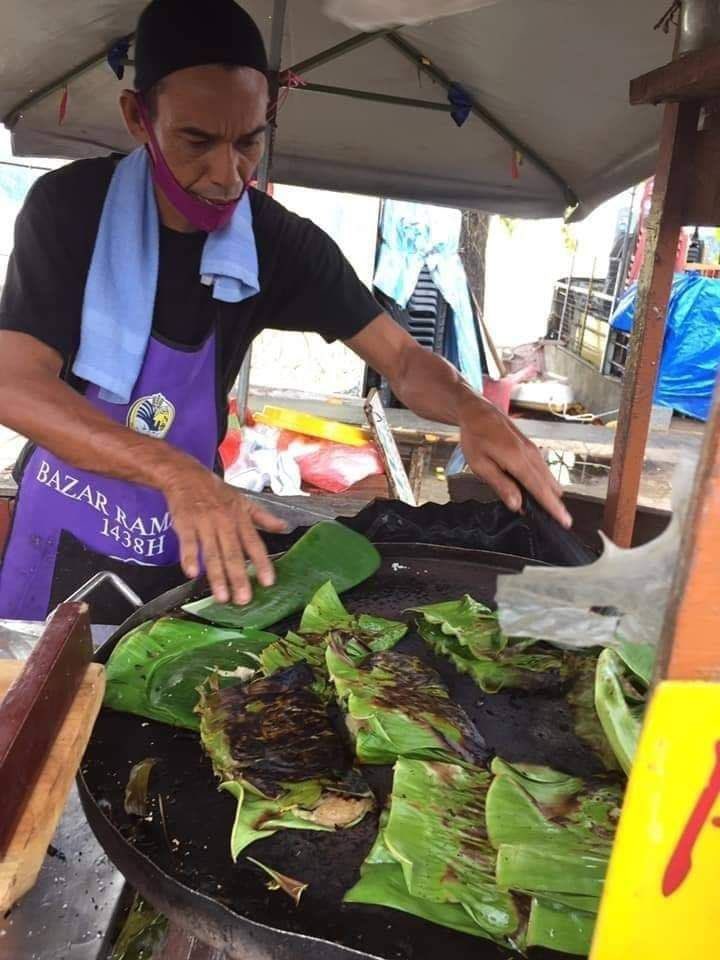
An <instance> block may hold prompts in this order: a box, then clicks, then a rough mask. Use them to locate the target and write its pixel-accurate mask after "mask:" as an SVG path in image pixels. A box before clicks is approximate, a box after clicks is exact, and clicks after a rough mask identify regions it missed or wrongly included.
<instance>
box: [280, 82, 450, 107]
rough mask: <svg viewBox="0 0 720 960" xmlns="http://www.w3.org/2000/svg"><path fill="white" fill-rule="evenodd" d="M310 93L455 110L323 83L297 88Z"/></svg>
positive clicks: (428, 102)
mask: <svg viewBox="0 0 720 960" xmlns="http://www.w3.org/2000/svg"><path fill="white" fill-rule="evenodd" d="M297 89H298V90H300V91H307V92H308V93H331V94H335V95H336V96H338V97H350V98H351V99H353V100H369V101H370V102H371V103H389V104H393V105H394V106H397V107H417V108H418V109H420V110H437V111H438V112H440V113H450V111H451V110H453V109H454V107H453V106H452V104H450V103H439V102H438V101H435V100H416V99H414V98H413V97H393V96H389V95H388V94H385V93H372V92H371V91H369V90H352V89H350V88H349V87H328V86H326V85H325V84H323V83H303V85H302V86H300V87H297Z"/></svg>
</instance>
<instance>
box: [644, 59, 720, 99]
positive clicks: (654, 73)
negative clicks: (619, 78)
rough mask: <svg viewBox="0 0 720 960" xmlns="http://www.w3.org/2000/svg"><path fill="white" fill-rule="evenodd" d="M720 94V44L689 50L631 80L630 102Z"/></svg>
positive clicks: (695, 97) (702, 97) (700, 97)
mask: <svg viewBox="0 0 720 960" xmlns="http://www.w3.org/2000/svg"><path fill="white" fill-rule="evenodd" d="M713 97H720V44H716V45H715V46H712V47H706V48H705V49H704V50H696V51H694V52H693V53H686V54H685V55H684V56H682V57H678V59H677V60H671V61H670V63H666V64H665V66H664V67H659V68H658V69H657V70H651V71H650V73H645V74H643V75H642V76H641V77H636V78H635V79H634V80H631V81H630V103H631V104H633V106H638V105H640V104H643V103H670V102H673V103H677V102H680V101H683V100H709V99H712V98H713Z"/></svg>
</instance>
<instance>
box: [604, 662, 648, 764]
mask: <svg viewBox="0 0 720 960" xmlns="http://www.w3.org/2000/svg"><path fill="white" fill-rule="evenodd" d="M653 660H654V650H653V649H652V648H651V647H650V648H648V647H645V648H643V646H642V645H636V644H633V645H630V644H625V645H624V646H623V648H621V650H620V651H618V652H617V653H616V652H615V651H614V650H611V649H610V648H608V649H607V650H603V652H602V653H601V654H600V656H599V657H598V661H597V669H596V672H595V709H596V711H597V715H598V718H599V720H600V724H601V725H602V729H603V730H604V732H605V736H606V737H607V739H608V742H609V744H610V747H611V748H612V751H613V753H614V755H615V757H616V758H617V761H618V763H619V764H620V766H621V767H622V769H623V770H624V771H625V773H626V774H628V776H629V774H630V769H631V767H632V762H633V758H634V757H635V751H636V750H637V745H638V740H639V739H640V730H641V727H642V720H643V715H644V713H645V701H646V697H647V691H648V687H649V684H650V676H651V673H652V665H653Z"/></svg>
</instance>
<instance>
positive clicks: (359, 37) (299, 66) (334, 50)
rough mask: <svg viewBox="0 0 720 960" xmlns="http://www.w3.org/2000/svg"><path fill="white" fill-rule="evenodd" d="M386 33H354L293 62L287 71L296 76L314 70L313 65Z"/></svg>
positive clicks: (385, 31) (335, 57)
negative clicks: (303, 58)
mask: <svg viewBox="0 0 720 960" xmlns="http://www.w3.org/2000/svg"><path fill="white" fill-rule="evenodd" d="M388 33H389V31H388V30H376V31H375V32H374V33H358V34H355V36H354V37H350V38H349V39H348V40H343V42H342V43H337V44H335V46H334V47H328V49H327V50H321V51H320V53H316V54H315V56H313V57H308V58H307V60H301V61H300V62H299V63H295V64H293V66H292V67H290V69H289V70H288V71H287V72H288V73H295V74H297V75H298V76H301V75H302V74H303V73H308V72H309V71H310V70H314V69H315V67H322V66H323V64H325V63H330V61H331V60H337V58H338V57H342V56H344V55H345V54H346V53H350V51H351V50H357V49H358V47H364V46H365V44H366V43H371V42H372V41H373V40H376V39H377V38H378V37H384V36H386V35H387V34H388Z"/></svg>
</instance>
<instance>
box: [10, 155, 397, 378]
mask: <svg viewBox="0 0 720 960" xmlns="http://www.w3.org/2000/svg"><path fill="white" fill-rule="evenodd" d="M117 159H118V158H116V157H104V158H102V159H94V160H79V161H77V162H75V163H72V164H69V165H68V166H65V167H61V168H60V169H59V170H55V171H53V172H52V173H48V174H46V175H45V176H44V177H41V178H40V179H39V180H38V181H37V182H36V183H35V184H34V186H33V187H32V189H31V191H30V193H29V194H28V196H27V199H26V201H25V205H24V206H23V209H22V210H21V212H20V214H19V215H18V218H17V222H16V225H15V249H14V250H13V253H12V255H11V257H10V262H9V264H8V272H7V278H6V282H5V288H4V290H3V296H2V299H1V300H0V328H2V329H5V330H15V331H19V332H21V333H27V334H31V335H32V336H34V337H36V338H37V339H38V340H42V341H43V342H44V343H47V344H48V345H49V346H51V347H54V348H55V349H56V350H57V351H58V352H59V353H60V354H61V355H62V357H63V373H62V376H63V377H64V378H65V379H66V380H67V381H68V382H69V383H70V384H72V385H73V386H74V387H75V388H76V389H78V390H80V391H81V392H82V391H84V389H85V386H86V384H84V383H83V382H82V381H80V380H78V379H77V378H75V377H74V376H73V375H72V373H71V368H72V364H73V361H74V359H75V354H76V353H77V350H78V346H79V343H80V320H81V315H82V304H83V294H84V291H85V282H86V280H87V274H88V270H89V267H90V261H91V258H92V253H93V249H94V246H95V238H96V235H97V230H98V225H99V222H100V215H101V213H102V207H103V203H104V201H105V195H106V193H107V190H108V187H109V184H110V180H111V178H112V175H113V171H114V169H115V164H116V162H117ZM250 203H251V206H252V212H253V227H254V232H255V241H256V244H257V253H258V264H259V280H260V293H258V294H257V296H255V297H251V298H250V299H248V300H245V301H243V302H242V303H239V304H237V303H235V304H227V303H222V302H220V301H217V300H214V299H213V296H212V288H211V287H208V286H205V285H204V284H202V283H201V282H200V258H201V255H202V249H203V245H204V243H205V237H206V234H204V233H190V234H187V233H178V232H176V231H173V230H169V229H168V228H166V227H164V226H162V225H161V226H160V262H159V269H158V285H157V294H156V299H155V311H154V315H153V333H155V334H157V335H158V336H160V337H162V338H163V339H165V340H169V341H171V342H173V343H178V344H182V345H184V346H196V345H199V344H200V343H202V341H203V340H204V339H205V337H206V336H207V334H208V333H209V331H210V329H211V326H212V324H213V322H214V321H215V322H216V324H217V327H216V332H217V338H218V366H219V383H218V388H219V390H220V391H222V392H221V394H220V395H221V396H225V395H226V394H227V391H228V390H229V389H230V387H231V386H232V384H233V382H234V379H235V377H236V376H237V373H238V370H239V369H240V365H241V363H242V360H243V357H244V355H245V352H246V351H247V348H248V346H249V345H250V343H251V342H252V340H253V338H254V337H255V336H256V335H257V334H258V333H259V332H260V331H261V330H264V329H266V328H268V327H269V328H273V329H277V330H303V331H312V332H316V333H319V334H321V335H322V336H323V337H324V338H325V339H326V340H327V341H329V342H331V341H333V340H337V339H340V340H348V339H350V338H351V337H353V336H354V335H355V334H357V333H359V332H360V331H361V330H362V329H363V328H364V327H365V326H367V324H368V323H370V321H371V320H373V319H375V317H377V316H378V315H379V314H380V313H381V312H382V311H381V307H379V306H378V304H377V302H376V301H375V300H374V299H373V297H372V295H371V294H370V292H369V291H368V289H367V288H366V287H365V286H364V285H363V284H362V283H361V282H360V280H359V279H358V277H357V275H356V274H355V272H354V270H353V269H352V267H351V266H350V264H349V263H348V262H347V260H346V259H345V257H344V256H343V255H342V253H341V252H340V249H339V248H338V246H337V244H336V243H335V242H334V241H333V240H332V239H331V238H330V237H328V236H327V234H326V233H324V232H323V231H322V230H321V229H320V228H319V227H317V226H315V224H314V223H312V221H310V220H305V219H303V218H302V217H299V216H297V215H296V214H294V213H291V212H290V211H288V210H286V209H285V208H284V207H283V206H281V205H280V204H279V203H277V202H276V201H275V200H273V199H272V198H270V197H268V196H267V195H266V194H264V193H262V192H260V191H258V190H251V191H250Z"/></svg>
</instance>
